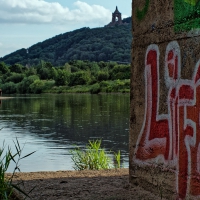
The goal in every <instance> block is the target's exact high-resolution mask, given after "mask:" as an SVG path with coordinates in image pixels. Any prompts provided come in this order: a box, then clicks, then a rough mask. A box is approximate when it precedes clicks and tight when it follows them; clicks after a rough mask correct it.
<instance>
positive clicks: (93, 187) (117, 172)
mask: <svg viewBox="0 0 200 200" xmlns="http://www.w3.org/2000/svg"><path fill="white" fill-rule="evenodd" d="M18 180H23V181H24V184H25V187H24V190H25V191H30V190H31V189H32V188H33V187H36V188H35V189H34V190H33V191H32V192H31V194H30V197H31V198H32V199H34V200H68V199H76V200H77V199H80V200H100V199H105V200H128V199H130V200H133V199H137V200H138V199H139V200H142V199H149V200H150V199H152V200H158V199H161V198H160V197H159V195H158V196H156V195H154V194H152V193H151V192H148V191H146V190H144V189H142V188H140V187H138V186H135V185H130V184H129V175H128V169H112V170H100V171H92V170H90V171H57V172H31V173H16V176H15V181H18Z"/></svg>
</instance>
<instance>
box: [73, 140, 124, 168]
mask: <svg viewBox="0 0 200 200" xmlns="http://www.w3.org/2000/svg"><path fill="white" fill-rule="evenodd" d="M71 154H72V161H73V162H74V169H75V170H85V169H89V170H100V169H110V168H113V167H116V168H117V167H120V151H119V152H118V153H117V154H114V157H115V160H116V163H117V164H113V163H112V162H111V159H110V158H109V156H108V155H107V154H106V152H105V150H104V149H102V148H101V140H96V141H90V140H89V144H88V145H86V149H85V150H81V149H80V148H76V149H75V150H72V151H71Z"/></svg>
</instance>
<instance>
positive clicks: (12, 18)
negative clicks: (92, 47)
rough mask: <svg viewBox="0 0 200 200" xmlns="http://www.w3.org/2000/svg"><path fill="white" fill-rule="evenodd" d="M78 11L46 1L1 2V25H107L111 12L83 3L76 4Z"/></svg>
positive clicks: (17, 0) (16, 0)
mask: <svg viewBox="0 0 200 200" xmlns="http://www.w3.org/2000/svg"><path fill="white" fill-rule="evenodd" d="M74 6H75V7H76V9H73V10H69V8H67V7H63V6H62V5H60V4H59V3H57V2H53V3H49V2H46V1H44V0H0V23H22V24H23V23H24V24H30V23H34V24H67V23H72V22H75V23H77V22H80V23H84V22H94V21H98V23H102V25H105V24H106V23H108V22H109V21H110V20H111V19H110V18H111V12H110V11H109V10H108V9H106V8H104V7H103V6H99V5H89V4H87V3H85V2H82V1H76V2H75V3H74Z"/></svg>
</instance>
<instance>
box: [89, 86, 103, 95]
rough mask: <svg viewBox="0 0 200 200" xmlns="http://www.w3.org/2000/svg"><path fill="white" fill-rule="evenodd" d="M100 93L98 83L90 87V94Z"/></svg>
mask: <svg viewBox="0 0 200 200" xmlns="http://www.w3.org/2000/svg"><path fill="white" fill-rule="evenodd" d="M100 91H101V88H100V84H99V83H95V84H94V85H92V87H91V89H90V93H91V94H98V93H99V92H100Z"/></svg>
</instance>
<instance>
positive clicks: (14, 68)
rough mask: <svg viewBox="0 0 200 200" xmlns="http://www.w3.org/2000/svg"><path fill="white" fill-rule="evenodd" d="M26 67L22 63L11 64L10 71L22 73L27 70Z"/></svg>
mask: <svg viewBox="0 0 200 200" xmlns="http://www.w3.org/2000/svg"><path fill="white" fill-rule="evenodd" d="M25 69H26V68H25V67H24V66H23V65H20V64H14V65H11V66H10V71H11V72H16V73H22V71H25Z"/></svg>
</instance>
